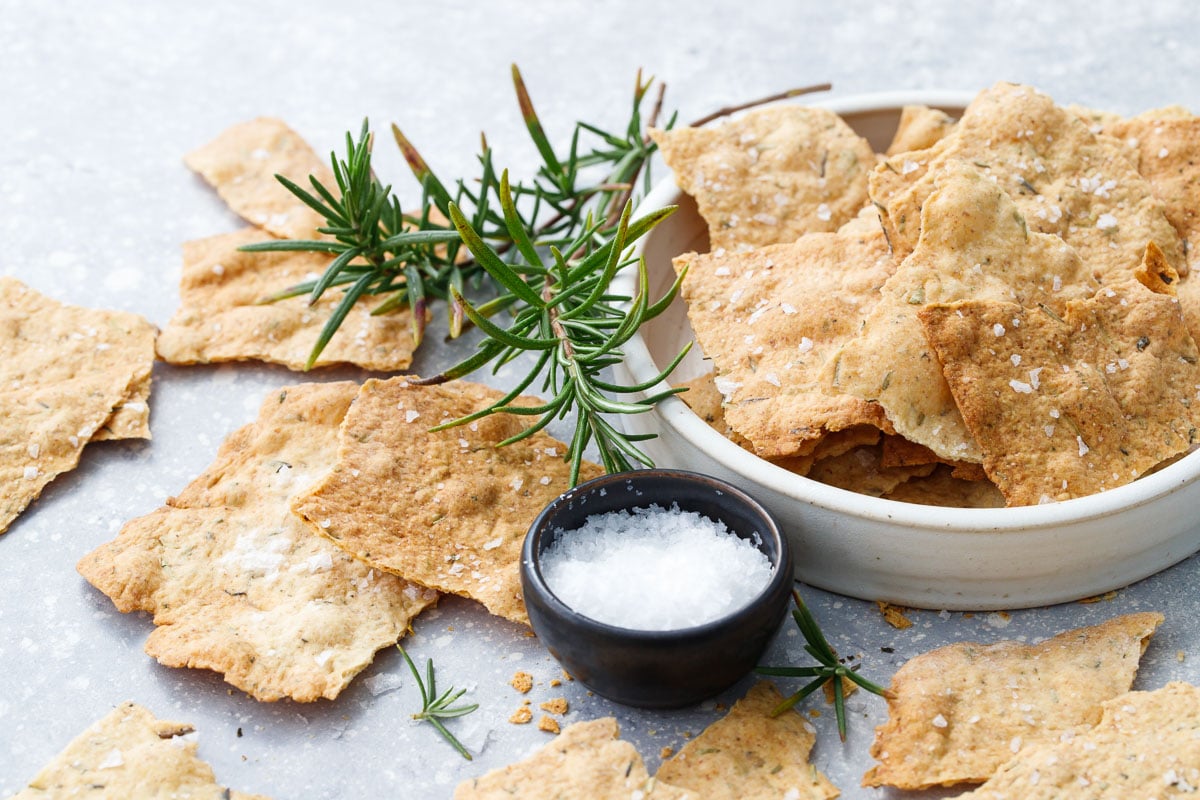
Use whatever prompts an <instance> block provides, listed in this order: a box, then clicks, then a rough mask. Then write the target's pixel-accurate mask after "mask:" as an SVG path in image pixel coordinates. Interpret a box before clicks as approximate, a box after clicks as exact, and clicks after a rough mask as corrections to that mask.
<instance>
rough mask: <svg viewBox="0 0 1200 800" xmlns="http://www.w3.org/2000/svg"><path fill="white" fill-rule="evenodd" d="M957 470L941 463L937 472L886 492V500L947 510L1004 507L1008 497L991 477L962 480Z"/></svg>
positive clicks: (908, 481) (973, 477) (911, 480)
mask: <svg viewBox="0 0 1200 800" xmlns="http://www.w3.org/2000/svg"><path fill="white" fill-rule="evenodd" d="M955 472H956V469H955V468H952V467H950V466H948V465H946V464H939V465H938V466H937V467H936V468H934V470H933V472H931V473H929V474H928V475H925V476H921V477H913V478H910V479H909V480H907V481H904V482H903V483H901V484H899V485H897V486H896V487H895V488H893V489H891V490H890V491H888V492H886V493H884V494H883V495H882V497H884V498H886V499H888V500H896V501H899V502H901V503H916V504H917V505H923V506H943V507H946V508H1003V507H1004V495H1003V494H1001V493H1000V490H999V489H997V488H996V486H995V484H993V483H992V482H991V481H989V480H987V476H983V478H982V479H977V478H976V477H975V476H974V475H972V476H971V477H970V478H960V477H958V476H957V475H956V474H955Z"/></svg>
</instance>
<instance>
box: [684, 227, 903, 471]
mask: <svg viewBox="0 0 1200 800" xmlns="http://www.w3.org/2000/svg"><path fill="white" fill-rule="evenodd" d="M675 264H676V268H677V269H683V268H684V267H686V268H687V270H688V273H687V276H686V277H685V278H684V281H683V289H682V293H683V297H684V299H685V300H686V301H687V303H688V318H689V319H690V320H691V323H692V328H693V329H694V331H695V333H696V339H697V342H698V343H699V344H700V347H701V349H702V350H703V351H704V354H705V356H706V357H707V358H709V359H711V360H712V362H713V365H714V368H715V371H716V376H717V377H716V387H717V389H718V391H720V392H721V394H722V395H723V397H724V406H723V409H722V411H723V414H724V419H725V422H726V423H727V424H728V425H729V426H730V427H731V428H732V429H733V430H734V431H736V432H737V433H738V434H739V435H741V436H744V437H745V438H746V439H747V440H748V441H749V442H750V443H751V444H752V446H753V448H754V451H755V452H756V453H757V454H758V455H760V456H762V457H764V458H785V457H789V456H795V455H804V454H806V453H807V452H810V451H811V450H812V447H813V446H815V443H816V442H817V441H819V440H820V439H821V438H822V437H823V436H824V435H825V434H826V433H827V432H830V431H838V430H842V429H845V428H849V427H852V426H856V425H873V426H875V427H885V426H886V425H887V423H886V421H885V420H884V417H883V414H882V413H881V411H880V410H879V408H877V407H876V406H875V405H873V404H871V403H867V402H864V401H862V400H860V399H859V398H857V397H854V396H851V395H847V394H844V393H842V392H839V391H834V390H831V389H830V388H829V386H828V385H827V383H826V382H825V381H824V380H823V379H822V377H821V375H822V370H823V367H824V364H825V361H826V359H827V358H828V357H829V355H830V354H831V353H833V352H835V351H836V350H837V349H838V347H840V346H841V344H842V343H843V342H845V341H847V340H848V339H850V338H851V337H853V336H854V335H855V333H857V331H858V329H859V327H860V326H861V323H862V319H863V316H864V314H865V313H867V311H869V309H870V308H871V307H872V305H873V304H874V303H875V302H876V301H877V299H878V297H879V287H880V286H882V285H883V283H884V282H885V281H886V280H887V279H888V276H889V275H891V274H892V271H893V270H894V268H895V265H894V263H893V261H892V259H891V257H890V256H889V255H888V251H887V243H886V241H885V240H884V238H883V235H882V231H881V230H880V229H879V228H877V227H876V228H875V230H874V231H873V232H871V233H866V234H862V233H854V232H851V233H845V232H836V233H817V234H809V235H807V236H804V237H803V238H801V239H800V240H799V241H797V242H795V243H793V244H788V245H773V246H769V247H761V248H759V249H757V250H753V251H749V252H744V253H730V252H725V253H723V254H718V253H711V254H708V255H696V254H694V253H693V254H687V255H683V256H679V257H678V258H676V260H675Z"/></svg>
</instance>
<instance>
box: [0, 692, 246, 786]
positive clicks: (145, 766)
mask: <svg viewBox="0 0 1200 800" xmlns="http://www.w3.org/2000/svg"><path fill="white" fill-rule="evenodd" d="M192 732H193V728H192V726H191V725H188V724H186V723H181V722H167V721H166V720H160V719H156V718H155V717H154V715H153V714H151V713H150V712H149V711H147V710H146V709H145V708H142V707H141V706H139V705H137V704H136V703H122V704H121V705H119V706H117V707H116V708H115V709H113V710H112V711H111V712H110V713H109V714H107V715H106V716H104V717H103V718H102V719H100V720H98V721H97V722H95V723H93V724H92V725H91V726H90V727H88V729H87V730H86V731H84V732H83V733H81V734H79V736H77V737H76V738H75V739H74V740H73V741H72V742H71V743H70V744H69V745H67V747H66V749H64V750H63V751H62V752H61V753H59V754H58V756H57V757H56V758H55V759H54V760H53V761H51V762H50V763H49V764H47V765H46V766H45V767H44V768H43V769H42V771H41V772H39V773H38V774H37V775H36V776H35V777H34V778H33V780H31V781H30V782H29V785H28V786H26V787H25V788H24V789H22V790H21V791H20V792H18V793H17V794H16V795H14V796H13V798H12V800H37V799H38V798H61V797H79V798H128V799H129V800H143V799H144V798H160V797H161V798H168V797H189V798H194V799H195V800H267V798H266V796H265V795H258V794H244V793H242V792H236V791H233V790H231V789H226V788H224V787H222V786H220V785H219V784H217V779H216V776H215V775H214V774H213V771H212V767H210V766H209V765H208V764H206V763H205V762H203V761H201V760H200V759H199V758H197V757H196V742H195V740H194V739H192V738H185V737H187V736H188V734H190V733H192Z"/></svg>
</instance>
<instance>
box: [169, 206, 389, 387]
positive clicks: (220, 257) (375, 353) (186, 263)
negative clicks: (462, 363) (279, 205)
mask: <svg viewBox="0 0 1200 800" xmlns="http://www.w3.org/2000/svg"><path fill="white" fill-rule="evenodd" d="M264 238H266V237H264V235H263V234H262V233H261V232H260V231H256V230H255V229H253V228H246V229H243V230H241V231H238V232H236V233H227V234H221V235H219V236H211V237H209V238H207V239H199V240H196V241H192V242H186V243H184V245H183V276H182V278H181V279H180V288H179V295H180V297H179V301H180V304H179V308H178V309H177V310H176V312H175V314H174V315H173V316H172V317H171V321H170V322H169V323H167V326H166V328H164V329H163V331H162V334H161V335H160V336H159V337H158V342H157V348H158V353H159V355H160V356H161V357H162V358H163V359H164V360H165V361H169V362H171V363H173V364H204V363H210V362H220V361H242V360H247V359H254V360H260V361H268V362H272V363H276V364H283V365H284V366H287V367H288V368H290V369H294V370H301V369H304V367H305V364H306V362H307V361H308V357H309V354H310V353H311V352H312V349H313V345H314V344H315V343H316V341H317V337H318V336H319V335H320V333H321V329H322V328H323V327H324V326H325V323H326V322H327V321H328V319H329V317H330V315H331V314H332V313H333V309H334V308H335V307H336V305H337V303H338V301H340V300H341V298H342V292H341V290H340V289H337V288H334V289H330V290H329V291H327V292H326V293H325V294H324V295H323V296H322V298H321V299H320V300H319V301H318V302H317V303H316V304H315V305H311V306H310V305H309V302H308V297H307V296H300V297H291V298H288V299H285V300H279V301H277V302H274V303H263V302H261V301H262V300H263V298H265V297H268V296H271V295H273V294H275V293H276V292H279V291H281V290H283V289H285V288H287V287H289V286H293V285H295V284H298V283H301V282H303V281H305V280H311V279H313V278H315V277H316V276H318V275H320V274H321V272H323V271H324V269H325V267H326V266H327V265H328V263H329V259H328V257H326V256H324V255H322V254H320V253H301V252H285V253H247V252H242V251H239V250H238V248H239V247H241V246H242V245H246V244H251V243H254V242H260V241H263V240H264ZM384 297H385V296H383V295H379V296H367V297H364V298H363V299H360V300H359V301H358V302H357V303H355V304H354V307H353V308H352V309H351V310H350V312H349V314H348V315H347V316H346V318H345V320H344V321H343V323H342V326H341V329H340V330H339V331H338V332H337V333H336V334H335V335H334V336H333V338H332V339H330V340H329V344H328V345H326V347H325V349H324V350H323V351H322V353H321V355H320V357H319V358H318V359H317V361H316V366H328V365H333V364H354V365H356V366H360V367H363V368H365V369H373V370H381V371H395V370H403V369H407V368H408V366H409V365H410V364H411V363H412V355H413V340H412V333H411V330H410V322H411V319H412V317H411V312H410V311H409V310H408V309H401V310H398V311H392V312H389V313H387V314H380V315H378V316H372V315H371V311H372V310H373V309H374V308H376V307H377V306H379V304H380V303H382V302H384Z"/></svg>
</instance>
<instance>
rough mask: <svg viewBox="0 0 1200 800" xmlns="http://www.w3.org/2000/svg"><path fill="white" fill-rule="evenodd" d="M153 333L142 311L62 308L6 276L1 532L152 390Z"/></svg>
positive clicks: (0, 339)
mask: <svg viewBox="0 0 1200 800" xmlns="http://www.w3.org/2000/svg"><path fill="white" fill-rule="evenodd" d="M154 334H155V329H154V326H153V325H151V324H150V323H149V322H147V321H146V320H145V319H143V318H142V317H139V316H138V315H136V314H130V313H128V312H124V311H103V310H99V309H90V308H81V307H79V306H70V305H65V304H63V303H59V302H57V301H56V300H52V299H50V298H49V297H46V296H45V295H43V294H40V293H38V292H36V291H34V290H33V289H30V288H29V287H27V286H25V285H24V284H23V283H21V282H20V281H18V280H17V279H16V278H8V277H0V408H3V409H4V417H3V420H2V421H0V487H3V488H2V489H0V533H3V532H4V531H5V530H7V529H8V526H9V525H11V524H12V521H13V520H14V519H16V518H17V515H18V514H20V513H21V512H22V511H23V510H25V508H26V507H27V506H28V505H29V504H30V503H31V502H33V500H34V498H36V497H37V496H38V495H39V494H41V492H42V489H44V488H45V487H46V485H47V484H48V483H50V481H52V480H54V478H55V477H56V476H58V475H60V474H62V473H63V472H67V471H68V470H71V469H74V468H75V465H76V464H78V463H79V456H80V453H81V451H82V450H83V447H84V445H86V444H87V443H88V442H89V441H91V440H92V439H93V438H94V437H95V435H96V432H97V431H99V430H100V429H101V428H102V427H103V426H104V424H105V423H106V422H108V421H109V420H110V418H112V416H113V413H114V410H115V409H117V408H118V407H119V406H120V405H121V404H122V403H125V402H126V401H127V400H128V399H129V398H130V396H131V393H136V392H137V390H138V387H140V386H143V385H144V386H149V380H150V374H151V369H152V366H153V363H154V349H153V348H154V345H153V342H154ZM146 433H147V434H148V433H149V431H146Z"/></svg>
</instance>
